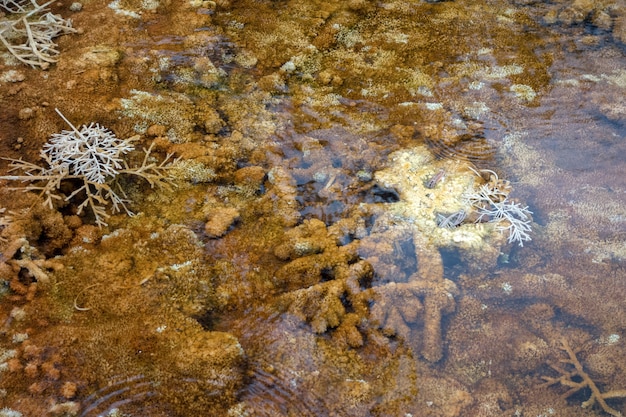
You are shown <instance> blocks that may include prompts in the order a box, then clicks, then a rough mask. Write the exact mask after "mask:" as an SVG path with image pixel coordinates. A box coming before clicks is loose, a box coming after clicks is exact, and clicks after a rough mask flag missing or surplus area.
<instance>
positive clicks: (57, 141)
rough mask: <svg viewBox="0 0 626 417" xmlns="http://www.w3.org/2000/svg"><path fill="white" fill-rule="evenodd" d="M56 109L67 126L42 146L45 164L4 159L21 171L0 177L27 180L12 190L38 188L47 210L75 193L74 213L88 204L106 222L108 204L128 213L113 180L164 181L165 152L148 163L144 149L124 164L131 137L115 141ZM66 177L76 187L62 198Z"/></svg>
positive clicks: (100, 221)
mask: <svg viewBox="0 0 626 417" xmlns="http://www.w3.org/2000/svg"><path fill="white" fill-rule="evenodd" d="M57 113H59V115H60V116H61V117H62V118H63V120H65V122H66V123H67V124H68V125H69V126H70V127H71V128H72V130H64V131H62V132H61V133H56V134H54V135H52V137H51V138H50V140H49V141H48V143H46V144H45V145H44V148H43V149H42V151H41V157H42V158H43V159H44V160H45V161H46V163H47V165H48V167H41V166H39V165H36V164H32V163H29V162H26V161H22V160H21V159H20V160H16V159H9V160H10V161H11V165H10V172H15V171H19V172H21V173H22V175H6V176H1V177H0V179H4V180H10V181H22V182H26V183H28V185H25V186H23V187H18V189H22V190H25V191H38V192H39V193H40V194H41V196H42V197H43V198H44V204H45V205H46V206H48V207H50V208H53V202H54V200H65V201H69V200H71V199H72V198H73V197H75V196H78V195H80V196H83V195H84V200H83V201H82V202H81V203H80V204H79V206H78V214H80V213H82V211H83V210H84V208H85V207H87V206H89V208H91V210H92V211H93V214H94V216H95V221H96V224H97V225H98V226H106V225H107V223H106V219H107V218H108V217H109V214H108V213H107V211H106V207H107V205H108V204H109V203H110V204H111V205H112V211H113V212H114V213H115V212H120V211H121V210H124V211H125V212H126V213H128V214H129V215H132V214H133V213H132V212H131V211H130V210H129V209H128V207H127V206H126V203H128V200H127V199H126V198H125V197H126V195H125V193H124V190H123V189H122V187H121V186H120V184H119V181H118V180H119V178H120V177H121V176H124V175H133V176H136V177H140V178H143V179H144V180H145V181H147V182H148V183H149V184H150V186H151V187H154V186H159V187H162V186H166V185H168V184H169V181H168V178H167V177H166V176H165V171H166V170H167V169H169V167H170V166H169V165H167V162H168V160H169V159H170V155H168V156H167V157H166V158H165V160H164V161H163V162H161V163H156V162H151V158H150V153H151V150H152V147H150V148H149V149H144V153H145V155H144V158H143V161H142V163H141V165H140V166H138V167H129V166H128V164H127V162H126V161H125V160H124V159H123V156H124V155H125V154H127V153H129V152H131V151H133V150H134V149H135V147H134V146H133V144H132V142H133V141H134V140H136V137H132V138H129V139H119V138H117V137H116V136H115V135H114V134H113V132H111V131H110V130H108V129H105V128H103V127H102V126H100V125H98V124H95V123H91V124H90V125H89V126H87V125H83V126H82V127H81V128H80V130H79V129H77V128H76V127H74V125H73V124H72V123H70V121H69V120H67V119H66V118H65V116H63V115H62V114H61V112H60V111H59V110H57ZM67 180H74V181H76V182H78V183H79V184H80V185H79V186H78V188H76V189H75V190H73V191H72V192H71V193H70V194H69V195H67V196H64V195H62V194H61V192H60V188H61V184H62V183H63V182H64V181H67Z"/></svg>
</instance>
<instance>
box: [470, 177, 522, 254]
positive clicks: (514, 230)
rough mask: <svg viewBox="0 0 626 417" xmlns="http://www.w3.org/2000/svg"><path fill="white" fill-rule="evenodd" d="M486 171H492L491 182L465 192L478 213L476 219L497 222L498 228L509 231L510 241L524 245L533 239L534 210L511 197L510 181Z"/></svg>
mask: <svg viewBox="0 0 626 417" xmlns="http://www.w3.org/2000/svg"><path fill="white" fill-rule="evenodd" d="M484 171H488V172H490V173H491V179H490V180H489V182H488V183H486V184H482V185H481V186H480V187H479V188H478V190H472V191H470V192H468V193H466V194H465V198H466V199H467V200H468V201H469V203H470V204H471V205H472V207H473V208H474V209H475V210H476V212H477V214H478V218H477V220H476V221H477V222H482V221H486V222H490V223H496V224H497V228H498V230H500V231H502V232H507V233H508V235H509V238H508V239H509V243H512V242H518V243H519V245H520V246H524V242H526V241H528V240H531V237H530V232H531V222H532V218H531V214H532V211H530V210H528V206H522V205H521V204H519V203H516V202H514V201H512V200H511V199H510V198H509V196H508V194H509V188H510V186H509V184H508V182H506V181H502V180H500V179H499V178H498V176H497V175H496V174H495V173H494V172H493V171H489V170H484Z"/></svg>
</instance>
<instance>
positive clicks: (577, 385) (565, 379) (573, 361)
mask: <svg viewBox="0 0 626 417" xmlns="http://www.w3.org/2000/svg"><path fill="white" fill-rule="evenodd" d="M561 350H563V351H564V352H565V353H566V354H567V356H568V357H567V359H560V360H559V362H560V363H563V364H565V366H566V368H563V367H560V366H557V365H553V364H550V367H551V368H552V369H554V370H555V371H557V372H558V373H559V374H561V376H559V377H558V378H553V377H549V376H542V377H541V378H542V379H543V380H544V381H546V382H545V383H543V384H542V385H541V386H542V387H548V386H551V385H555V384H561V385H563V386H565V387H569V388H570V389H569V390H567V392H565V394H563V395H562V397H563V398H568V397H570V396H572V395H573V394H575V393H577V392H578V391H580V390H582V389H588V390H589V391H591V395H590V396H589V399H588V400H587V401H584V402H583V403H582V407H583V408H590V407H592V406H593V405H594V404H595V403H596V402H597V403H598V404H599V405H600V407H602V410H604V412H606V413H608V414H610V415H612V416H621V415H622V413H620V412H619V411H617V410H615V409H614V408H611V407H609V405H608V404H607V403H606V401H605V400H606V399H609V398H626V389H624V390H613V391H608V392H600V389H599V388H598V387H597V386H596V384H595V382H593V380H592V379H591V378H590V377H589V375H588V374H587V373H586V372H585V370H584V369H583V366H582V365H581V363H580V362H579V361H578V358H576V352H574V351H573V350H572V348H571V347H570V346H569V344H568V343H567V340H565V338H563V339H561ZM572 368H573V369H572ZM578 379H580V381H578Z"/></svg>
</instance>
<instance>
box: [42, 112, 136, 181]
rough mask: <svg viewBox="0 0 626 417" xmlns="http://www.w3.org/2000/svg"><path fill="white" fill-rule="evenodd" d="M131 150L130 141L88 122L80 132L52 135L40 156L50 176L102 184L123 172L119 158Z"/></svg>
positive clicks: (122, 165)
mask: <svg viewBox="0 0 626 417" xmlns="http://www.w3.org/2000/svg"><path fill="white" fill-rule="evenodd" d="M134 149H135V147H134V146H133V145H132V144H131V140H130V139H125V140H122V139H118V138H117V137H115V135H114V134H113V132H111V131H110V130H108V129H106V128H104V127H102V126H100V125H99V124H97V123H91V124H90V125H89V126H83V127H82V128H81V129H80V130H63V131H61V133H55V134H53V135H52V137H51V138H50V140H49V141H48V143H46V144H45V145H44V148H43V150H42V152H41V156H42V158H44V159H45V160H46V162H48V165H50V169H49V170H48V171H49V172H50V173H56V174H64V173H69V174H71V175H77V176H82V177H84V178H85V179H86V180H87V181H93V182H97V183H99V184H104V182H105V181H106V180H107V179H108V178H114V177H115V176H117V175H118V174H119V170H121V169H123V167H124V161H123V159H122V155H124V154H126V153H128V152H131V151H133V150H134Z"/></svg>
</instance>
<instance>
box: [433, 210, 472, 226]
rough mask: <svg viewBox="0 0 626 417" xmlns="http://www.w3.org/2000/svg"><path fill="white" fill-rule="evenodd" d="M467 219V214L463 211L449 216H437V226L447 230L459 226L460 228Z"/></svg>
mask: <svg viewBox="0 0 626 417" xmlns="http://www.w3.org/2000/svg"><path fill="white" fill-rule="evenodd" d="M466 217H467V212H466V211H465V210H463V209H461V210H459V211H457V212H454V213H452V214H449V215H445V214H441V213H439V214H437V219H436V220H437V226H439V227H443V228H445V229H454V228H455V227H457V226H460V225H461V223H463V220H465V218H466Z"/></svg>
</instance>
